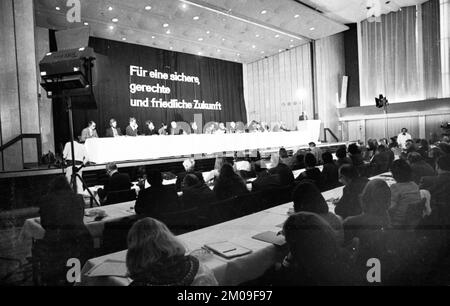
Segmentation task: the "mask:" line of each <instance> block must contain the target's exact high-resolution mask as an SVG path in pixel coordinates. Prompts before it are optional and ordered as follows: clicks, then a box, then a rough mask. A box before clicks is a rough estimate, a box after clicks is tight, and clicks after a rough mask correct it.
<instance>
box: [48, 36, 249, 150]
mask: <svg viewBox="0 0 450 306" xmlns="http://www.w3.org/2000/svg"><path fill="white" fill-rule="evenodd" d="M89 45H90V47H92V48H94V51H95V52H96V61H95V71H94V83H95V84H94V85H95V89H94V91H95V93H96V100H97V106H98V109H97V110H75V111H74V129H75V136H78V135H80V133H81V130H82V129H83V128H84V127H86V125H87V123H88V121H90V120H94V121H95V122H96V123H97V131H98V133H99V136H100V137H102V136H104V134H105V129H106V128H107V127H108V126H109V119H110V118H115V119H116V120H117V121H118V124H119V127H121V128H122V130H124V129H125V128H126V126H127V125H128V119H129V117H135V118H136V119H137V120H138V124H139V130H141V131H142V130H143V128H144V123H145V121H146V120H152V121H153V122H154V123H155V127H156V128H159V126H160V124H161V123H162V122H165V123H170V122H171V121H185V122H193V121H194V114H202V116H203V125H204V124H205V123H206V122H209V121H217V122H230V121H236V122H237V121H242V122H246V121H247V118H246V109H245V102H244V93H243V80H242V65H241V64H239V63H234V62H228V61H223V60H218V59H212V58H208V57H200V56H195V55H190V54H184V53H178V52H171V51H166V50H161V49H156V48H150V47H144V46H139V45H133V44H127V43H121V42H116V41H110V40H105V39H99V38H91V39H90V42H89ZM130 66H136V67H141V68H142V69H144V70H147V73H146V74H145V75H144V74H141V76H138V75H137V72H133V73H130ZM137 70H139V69H138V68H137ZM155 70H156V71H157V72H159V75H155V74H156V73H155ZM150 72H152V74H151V73H150ZM164 73H166V74H167V75H166V76H164V75H161V74H164ZM175 73H177V75H178V76H179V75H181V74H184V75H185V76H186V77H191V78H182V77H179V80H178V81H173V80H170V78H171V77H173V76H172V75H175ZM130 74H131V75H130ZM155 77H159V78H155ZM165 77H167V78H168V79H165ZM130 84H137V85H150V86H151V88H150V87H147V88H146V89H149V90H151V91H157V92H159V93H154V92H135V93H131V92H130ZM157 84H159V87H158V88H157V87H156V86H157ZM168 90H170V93H167V92H168ZM147 98H148V100H147ZM152 99H153V103H152V102H151V101H152ZM173 99H177V100H178V101H179V102H182V100H184V102H185V103H184V104H181V103H179V105H170V104H169V105H166V104H164V103H161V102H164V101H167V102H170V101H171V100H173ZM195 101H198V103H195ZM203 101H204V102H205V104H201V103H202V102H203ZM189 103H190V104H189ZM219 103H220V104H219ZM172 104H173V103H172ZM196 104H197V105H196ZM173 106H176V107H178V108H173ZM54 117H55V142H56V144H57V146H58V145H59V144H60V143H64V142H66V141H68V139H69V135H68V125H67V118H66V117H67V116H66V114H65V112H64V107H63V105H62V103H60V102H58V101H54Z"/></svg>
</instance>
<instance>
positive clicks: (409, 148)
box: [403, 139, 417, 158]
mask: <svg viewBox="0 0 450 306" xmlns="http://www.w3.org/2000/svg"><path fill="white" fill-rule="evenodd" d="M416 150H417V147H416V144H415V143H414V141H413V140H412V139H408V140H407V141H406V143H405V149H403V155H404V157H405V158H406V156H407V155H408V153H411V152H416Z"/></svg>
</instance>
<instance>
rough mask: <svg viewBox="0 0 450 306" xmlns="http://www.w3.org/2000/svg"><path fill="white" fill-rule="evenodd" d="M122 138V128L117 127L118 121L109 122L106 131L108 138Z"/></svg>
mask: <svg viewBox="0 0 450 306" xmlns="http://www.w3.org/2000/svg"><path fill="white" fill-rule="evenodd" d="M119 136H122V131H121V130H120V127H117V121H116V119H114V118H112V119H111V120H109V128H107V129H106V137H119Z"/></svg>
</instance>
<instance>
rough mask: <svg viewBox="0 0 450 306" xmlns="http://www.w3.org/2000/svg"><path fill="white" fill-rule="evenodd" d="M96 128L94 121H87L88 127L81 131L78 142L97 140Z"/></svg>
mask: <svg viewBox="0 0 450 306" xmlns="http://www.w3.org/2000/svg"><path fill="white" fill-rule="evenodd" d="M96 127H97V125H96V124H95V122H94V121H89V124H88V127H87V128H85V129H83V131H81V137H80V142H81V143H84V142H86V140H87V139H90V138H98V134H97V130H96Z"/></svg>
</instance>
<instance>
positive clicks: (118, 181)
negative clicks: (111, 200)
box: [97, 163, 131, 201]
mask: <svg viewBox="0 0 450 306" xmlns="http://www.w3.org/2000/svg"><path fill="white" fill-rule="evenodd" d="M106 174H107V175H108V182H107V183H106V184H105V186H104V187H103V189H102V188H100V189H99V190H98V191H97V192H98V196H99V197H100V200H101V201H104V200H106V197H107V196H108V193H109V192H114V191H123V190H128V189H130V188H131V182H130V176H129V175H128V174H125V173H120V172H119V168H117V165H116V164H115V163H109V164H107V165H106Z"/></svg>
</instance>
